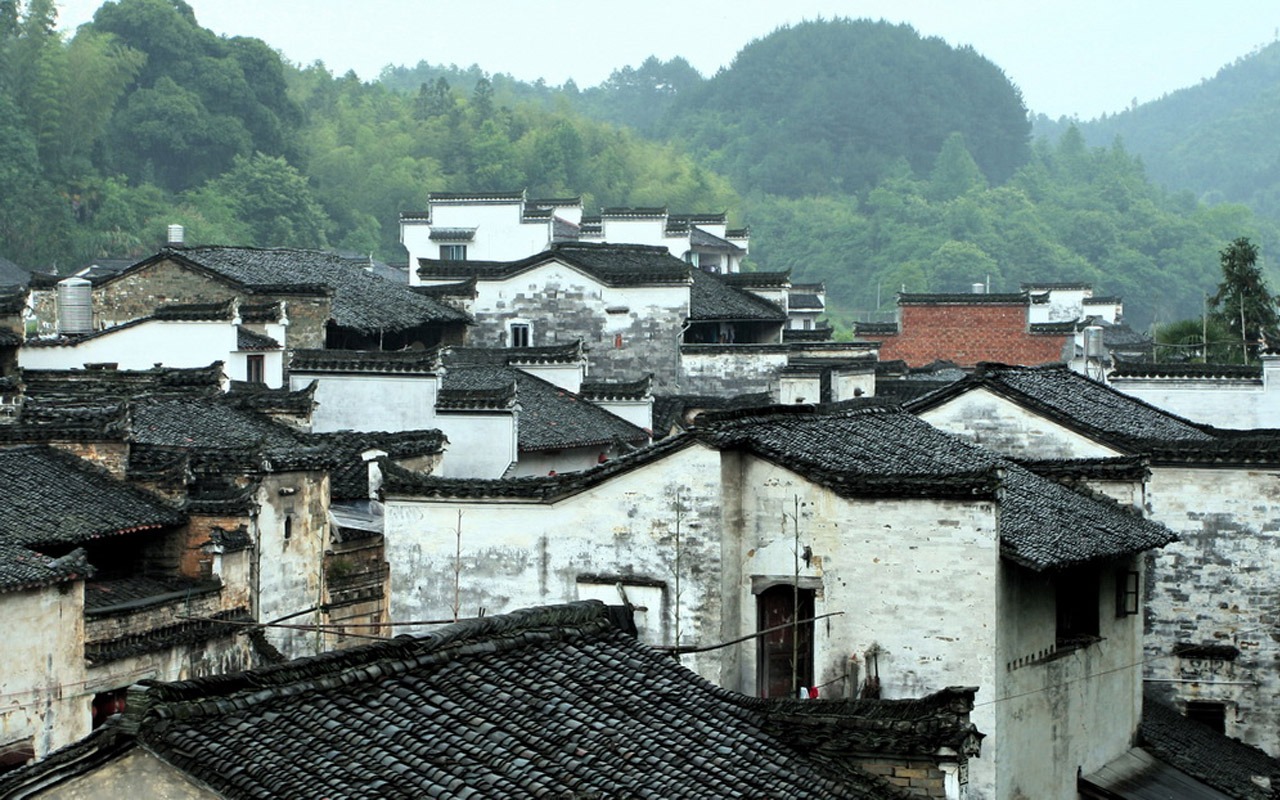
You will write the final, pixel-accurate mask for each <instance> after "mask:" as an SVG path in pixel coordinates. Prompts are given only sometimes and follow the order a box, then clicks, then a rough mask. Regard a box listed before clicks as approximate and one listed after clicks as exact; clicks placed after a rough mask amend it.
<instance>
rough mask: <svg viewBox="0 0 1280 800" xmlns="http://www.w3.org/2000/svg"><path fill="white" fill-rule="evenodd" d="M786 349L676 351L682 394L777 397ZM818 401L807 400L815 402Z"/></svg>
mask: <svg viewBox="0 0 1280 800" xmlns="http://www.w3.org/2000/svg"><path fill="white" fill-rule="evenodd" d="M789 352H790V348H788V347H787V345H767V344H764V345H752V344H733V345H720V344H686V345H682V346H681V347H680V366H681V371H682V373H683V374H682V375H681V378H680V383H679V386H678V389H679V391H680V392H682V393H684V394H707V395H732V394H757V393H760V392H768V393H770V394H771V395H774V396H775V397H776V396H777V395H778V390H779V387H778V376H779V374H780V373H781V372H782V370H783V368H784V367H786V366H787V356H788V353H789ZM817 400H818V398H817V397H816V396H815V397H812V398H810V402H816V401H817Z"/></svg>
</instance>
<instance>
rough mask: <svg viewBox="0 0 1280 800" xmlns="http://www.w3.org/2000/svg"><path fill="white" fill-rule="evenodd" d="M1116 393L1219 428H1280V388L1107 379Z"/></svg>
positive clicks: (1215, 381)
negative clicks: (1120, 392) (1122, 393)
mask: <svg viewBox="0 0 1280 800" xmlns="http://www.w3.org/2000/svg"><path fill="white" fill-rule="evenodd" d="M1107 382H1108V384H1109V385H1110V386H1111V387H1112V388H1113V389H1118V390H1120V391H1122V392H1124V393H1125V394H1127V395H1132V396H1133V397H1136V398H1138V399H1139V400H1142V401H1144V402H1147V403H1150V404H1151V405H1153V406H1156V407H1157V408H1163V409H1164V410H1165V411H1168V412H1170V413H1172V414H1177V415H1178V416H1180V417H1186V418H1187V419H1191V420H1195V421H1196V422H1206V423H1208V424H1210V425H1216V426H1218V427H1219V428H1236V429H1246V428H1280V396H1278V395H1280V385H1277V384H1276V383H1274V382H1273V383H1268V382H1266V381H1261V382H1260V381H1247V380H1229V379H1221V378H1218V379H1214V378H1208V379H1201V380H1196V379H1186V380H1175V379H1169V378H1163V379H1151V380H1147V379H1141V378H1117V377H1111V378H1109V379H1108V381H1107Z"/></svg>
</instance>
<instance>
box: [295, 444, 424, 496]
mask: <svg viewBox="0 0 1280 800" xmlns="http://www.w3.org/2000/svg"><path fill="white" fill-rule="evenodd" d="M306 440H307V441H308V442H310V443H312V444H317V445H320V446H322V447H324V448H325V449H327V450H328V451H329V452H331V453H332V454H333V459H334V461H335V462H337V464H338V466H336V467H334V468H333V469H332V470H331V471H330V473H329V497H330V498H331V499H333V500H335V501H338V500H364V499H368V497H369V468H368V464H367V463H366V462H365V461H364V459H363V457H362V454H363V453H365V452H366V451H369V450H382V451H384V452H385V453H386V454H387V456H388V458H390V459H392V460H393V461H394V460H396V459H402V458H415V457H418V456H428V455H437V454H439V453H440V452H442V451H443V450H444V445H445V442H446V439H445V436H444V434H443V433H441V432H440V431H438V430H435V429H427V430H417V431H397V432H395V433H384V432H373V433H369V432H357V431H338V432H335V433H313V434H308V435H307V436H306Z"/></svg>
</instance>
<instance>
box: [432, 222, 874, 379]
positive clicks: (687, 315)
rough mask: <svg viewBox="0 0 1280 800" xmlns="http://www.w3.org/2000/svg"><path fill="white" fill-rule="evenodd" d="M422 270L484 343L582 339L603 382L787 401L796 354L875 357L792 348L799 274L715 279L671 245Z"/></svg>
mask: <svg viewBox="0 0 1280 800" xmlns="http://www.w3.org/2000/svg"><path fill="white" fill-rule="evenodd" d="M417 273H418V275H419V277H420V278H421V280H422V281H423V283H424V284H425V286H424V288H426V289H429V290H431V291H432V292H433V293H435V294H436V295H437V296H444V295H445V293H452V296H453V297H455V298H457V299H456V300H455V301H454V302H458V303H460V305H459V307H460V308H463V309H465V310H466V311H468V312H469V313H470V314H471V315H472V316H473V317H474V318H475V327H474V329H473V330H472V332H471V335H470V337H469V339H468V342H469V343H470V344H471V345H473V346H476V347H491V348H493V347H515V348H519V347H528V346H535V347H537V346H550V345H555V344H561V343H565V342H571V341H576V340H581V341H582V342H583V343H584V345H585V346H586V347H587V348H588V359H589V364H590V374H591V375H592V376H593V378H595V379H597V380H606V381H633V380H636V379H638V378H640V377H642V376H644V375H646V374H649V373H652V374H653V376H654V385H655V387H656V389H657V390H658V391H660V392H662V393H676V394H716V393H726V392H730V391H731V392H732V393H738V392H747V393H751V392H759V391H769V392H772V393H773V394H774V395H775V396H778V395H779V392H780V386H779V384H780V381H779V375H780V373H781V372H782V371H783V370H784V369H785V368H786V367H787V365H788V363H789V361H790V360H791V359H793V358H800V359H826V360H828V361H833V362H836V363H837V364H839V363H843V362H847V361H848V360H850V359H851V358H853V359H856V358H858V357H860V356H865V355H867V354H868V353H869V352H870V351H871V350H872V349H873V348H870V347H868V346H867V345H850V344H838V343H835V342H830V341H787V340H786V339H785V336H784V329H785V328H786V325H787V320H788V315H787V308H786V303H787V301H788V298H789V290H788V287H789V283H790V279H789V277H788V276H786V275H785V274H779V273H739V274H734V275H727V276H717V275H712V274H710V273H707V272H704V271H702V270H699V269H696V268H694V267H692V266H690V265H689V264H688V263H686V262H684V261H681V260H680V259H678V258H676V257H674V256H672V255H671V254H670V253H669V252H667V251H666V250H665V249H664V248H662V247H656V246H647V245H612V244H582V243H560V244H554V245H552V246H551V248H550V249H549V250H547V251H544V252H542V253H539V254H537V255H533V256H528V257H526V258H523V259H521V260H518V261H504V262H491V261H484V262H482V261H474V260H469V261H448V260H432V259H420V260H419V261H418V262H417ZM729 387H732V388H731V389H730V388H729ZM815 399H816V398H815ZM836 399H840V398H836Z"/></svg>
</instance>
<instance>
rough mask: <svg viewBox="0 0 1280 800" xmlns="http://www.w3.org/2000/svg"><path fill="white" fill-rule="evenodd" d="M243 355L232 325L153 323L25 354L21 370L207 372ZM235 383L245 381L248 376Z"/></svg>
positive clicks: (275, 376)
mask: <svg viewBox="0 0 1280 800" xmlns="http://www.w3.org/2000/svg"><path fill="white" fill-rule="evenodd" d="M237 350H238V344H237V341H236V326H235V325H233V324H231V323H230V322H229V321H225V320H224V321H209V322H204V321H202V322H194V321H193V322H184V321H177V320H148V321H147V322H142V323H139V324H137V325H130V326H129V327H127V328H121V329H119V330H117V331H113V332H111V333H107V334H105V335H98V336H95V337H93V338H91V339H88V340H85V341H83V342H81V343H79V344H75V345H67V346H60V347H23V348H20V349H19V350H18V365H19V366H21V367H23V368H24V369H78V368H82V367H84V365H85V364H92V363H104V362H108V363H109V362H115V363H116V364H117V365H118V367H119V368H120V369H151V368H152V367H154V366H156V365H157V364H163V365H164V366H166V367H207V366H209V365H210V364H212V363H213V362H215V361H222V362H224V363H227V362H229V361H230V360H231V358H232V356H233V355H234V354H235V353H236V352H237ZM276 356H277V358H276V361H275V365H276V368H275V369H274V371H273V370H270V369H268V370H267V373H266V378H267V385H268V386H271V387H273V388H279V387H280V386H281V381H282V374H281V369H280V360H279V354H278V353H276ZM240 363H241V364H243V360H241V362H240ZM230 377H235V378H243V377H244V376H243V372H242V373H241V374H239V375H231V376H230Z"/></svg>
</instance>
